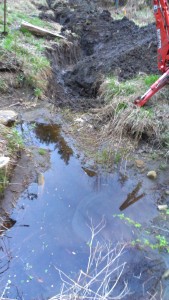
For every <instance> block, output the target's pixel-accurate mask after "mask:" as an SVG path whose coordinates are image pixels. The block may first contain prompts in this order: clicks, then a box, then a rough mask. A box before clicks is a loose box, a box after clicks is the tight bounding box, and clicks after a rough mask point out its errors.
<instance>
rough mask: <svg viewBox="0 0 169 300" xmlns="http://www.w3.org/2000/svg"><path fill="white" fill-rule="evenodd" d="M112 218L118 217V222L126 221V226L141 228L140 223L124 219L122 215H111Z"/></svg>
mask: <svg viewBox="0 0 169 300" xmlns="http://www.w3.org/2000/svg"><path fill="white" fill-rule="evenodd" d="M113 217H118V218H120V220H124V221H127V223H128V224H130V225H133V226H134V227H136V228H140V227H141V226H142V225H141V224H140V223H138V222H135V221H133V220H132V219H131V218H129V217H125V215H124V214H118V215H116V214H115V215H113Z"/></svg>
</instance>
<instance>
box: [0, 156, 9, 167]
mask: <svg viewBox="0 0 169 300" xmlns="http://www.w3.org/2000/svg"><path fill="white" fill-rule="evenodd" d="M9 160H10V158H9V157H5V156H1V157H0V168H3V167H5V166H6V165H7V164H8V163H9Z"/></svg>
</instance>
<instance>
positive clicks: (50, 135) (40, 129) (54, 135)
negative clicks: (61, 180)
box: [34, 124, 73, 165]
mask: <svg viewBox="0 0 169 300" xmlns="http://www.w3.org/2000/svg"><path fill="white" fill-rule="evenodd" d="M34 131H35V134H36V136H37V138H38V139H39V140H40V142H41V143H45V144H47V145H49V144H52V143H53V144H55V149H59V150H58V153H59V154H60V157H61V159H63V160H64V162H65V164H66V165H67V164H68V163H69V159H70V157H71V156H72V155H73V151H72V149H71V148H70V147H69V146H68V144H67V143H66V141H65V140H64V138H63V137H62V136H61V134H60V126H59V125H55V124H53V125H45V124H38V125H37V126H36V127H35V129H34Z"/></svg>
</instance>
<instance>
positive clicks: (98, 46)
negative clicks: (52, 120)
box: [41, 1, 158, 109]
mask: <svg viewBox="0 0 169 300" xmlns="http://www.w3.org/2000/svg"><path fill="white" fill-rule="evenodd" d="M71 2H72V3H74V1H71ZM76 2H77V1H76ZM49 8H50V9H51V4H49ZM45 10H46V11H44V12H42V13H41V17H43V18H50V14H49V13H48V10H47V9H45ZM52 10H53V12H54V14H53V20H55V21H56V22H59V23H60V24H62V25H63V28H62V34H64V35H67V33H68V32H69V35H68V39H69V40H70V41H71V42H72V43H73V45H76V46H75V48H74V46H72V47H70V53H71V58H72V59H70V61H71V62H70V63H68V61H67V57H65V51H64V48H63V46H61V47H60V52H61V53H60V52H59V54H58V49H56V48H55V49H53V50H50V55H49V56H50V57H51V59H52V62H53V70H54V74H55V85H57V89H56V90H57V92H56V96H53V97H54V98H55V101H56V103H57V104H59V105H63V106H65V105H69V106H73V107H74V108H76V109H78V108H83V109H88V108H90V107H95V106H99V105H101V104H102V103H99V101H98V99H97V94H98V90H99V87H100V84H101V83H102V81H103V80H104V78H105V77H106V76H108V75H116V76H118V78H119V80H126V79H129V78H132V77H134V76H136V75H137V74H139V73H142V72H143V73H147V74H150V73H157V72H158V71H157V62H156V60H157V55H156V33H155V25H154V24H152V25H148V26H145V27H142V28H140V27H138V26H137V25H136V24H135V23H134V22H132V21H130V20H129V19H127V18H126V17H124V18H123V19H122V20H113V18H112V17H111V14H110V12H109V11H108V10H102V11H101V10H100V9H99V8H98V7H97V5H96V3H95V2H92V1H90V5H86V1H84V2H83V4H79V5H77V3H76V5H75V4H74V5H73V4H72V6H71V5H70V4H69V5H67V6H66V5H64V7H63V5H61V4H59V3H58V4H57V5H53V6H52ZM77 45H78V46H77ZM77 47H78V51H77ZM74 49H76V51H74ZM77 52H78V54H77ZM70 53H69V54H68V53H67V55H68V56H70ZM58 56H59V57H60V58H59V61H60V63H57V61H58ZM56 57H57V58H56ZM64 62H65V63H64ZM58 74H60V75H58ZM58 82H59V85H58ZM58 91H59V92H58ZM60 92H61V93H60ZM59 94H61V97H59V96H58V95H59ZM53 95H54V94H53ZM67 95H68V99H67ZM84 98H85V101H84Z"/></svg>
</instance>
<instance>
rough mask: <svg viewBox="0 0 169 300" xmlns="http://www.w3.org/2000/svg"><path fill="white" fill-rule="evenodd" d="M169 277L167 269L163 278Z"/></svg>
mask: <svg viewBox="0 0 169 300" xmlns="http://www.w3.org/2000/svg"><path fill="white" fill-rule="evenodd" d="M168 277H169V270H166V271H165V272H164V274H163V276H162V278H163V279H167V278H168Z"/></svg>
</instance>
